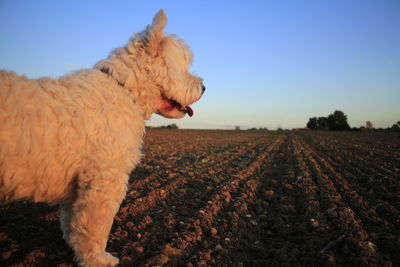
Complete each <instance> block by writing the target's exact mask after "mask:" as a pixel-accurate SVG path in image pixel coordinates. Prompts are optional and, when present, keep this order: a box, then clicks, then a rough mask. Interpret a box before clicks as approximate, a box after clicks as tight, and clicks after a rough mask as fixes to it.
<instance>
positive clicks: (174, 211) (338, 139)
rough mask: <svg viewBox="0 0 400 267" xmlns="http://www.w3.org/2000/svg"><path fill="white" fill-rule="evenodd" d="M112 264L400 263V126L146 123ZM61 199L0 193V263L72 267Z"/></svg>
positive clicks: (112, 243)
mask: <svg viewBox="0 0 400 267" xmlns="http://www.w3.org/2000/svg"><path fill="white" fill-rule="evenodd" d="M144 150H145V154H146V156H145V158H144V160H143V161H142V163H141V164H140V165H139V166H138V167H137V168H136V170H135V171H134V172H133V173H132V174H131V178H130V183H129V190H128V192H127V197H126V199H125V201H124V202H123V204H122V205H121V208H120V211H119V213H118V214H117V216H116V217H115V221H114V225H113V228H112V231H111V234H110V237H109V242H108V247H107V250H108V251H110V252H111V253H112V254H114V255H115V256H117V257H119V258H120V260H121V264H120V266H399V265H400V213H399V211H400V195H399V192H400V135H399V134H394V133H370V132H368V133H330V132H265V131H186V130H167V129H151V130H148V133H147V135H146V139H145V147H144ZM58 216H59V213H58V211H57V207H51V206H48V205H46V204H33V203H30V202H28V201H18V202H14V203H11V204H5V203H0V253H1V254H0V266H64V267H65V266H75V265H74V263H73V253H72V251H71V249H70V248H68V247H67V246H66V245H65V243H64V241H63V239H62V237H61V231H60V230H59V221H58Z"/></svg>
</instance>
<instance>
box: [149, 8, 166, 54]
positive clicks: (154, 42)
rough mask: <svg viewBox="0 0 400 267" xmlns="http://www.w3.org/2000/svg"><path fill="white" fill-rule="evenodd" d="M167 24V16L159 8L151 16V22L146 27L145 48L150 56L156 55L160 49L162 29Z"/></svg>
mask: <svg viewBox="0 0 400 267" xmlns="http://www.w3.org/2000/svg"><path fill="white" fill-rule="evenodd" d="M165 25H167V16H166V15H165V11H164V10H163V9H161V10H160V11H159V12H158V13H157V14H156V15H155V16H154V18H153V23H152V24H151V25H149V26H148V27H147V31H146V32H147V36H146V39H147V44H146V50H147V52H148V53H149V54H150V55H152V56H157V55H158V54H159V50H160V43H161V40H162V39H163V36H164V32H163V29H164V27H165Z"/></svg>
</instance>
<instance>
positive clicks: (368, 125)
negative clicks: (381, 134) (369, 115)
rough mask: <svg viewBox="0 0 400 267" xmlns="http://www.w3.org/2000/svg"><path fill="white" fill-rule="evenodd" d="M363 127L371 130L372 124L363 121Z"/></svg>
mask: <svg viewBox="0 0 400 267" xmlns="http://www.w3.org/2000/svg"><path fill="white" fill-rule="evenodd" d="M365 128H367V129H368V130H372V129H373V128H374V126H373V125H372V122H370V121H367V122H366V123H365Z"/></svg>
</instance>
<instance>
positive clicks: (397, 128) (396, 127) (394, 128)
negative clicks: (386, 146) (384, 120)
mask: <svg viewBox="0 0 400 267" xmlns="http://www.w3.org/2000/svg"><path fill="white" fill-rule="evenodd" d="M389 130H391V131H395V132H399V131H400V121H398V122H397V123H395V124H393V125H392V127H391V128H389Z"/></svg>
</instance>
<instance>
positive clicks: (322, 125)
mask: <svg viewBox="0 0 400 267" xmlns="http://www.w3.org/2000/svg"><path fill="white" fill-rule="evenodd" d="M317 124H318V129H319V130H329V123H328V118H327V117H318V119H317Z"/></svg>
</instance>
